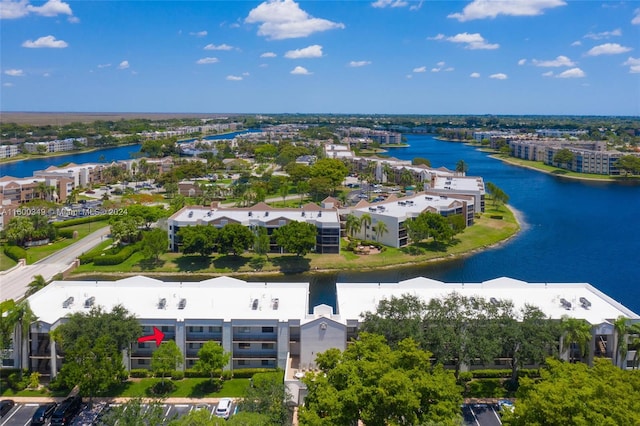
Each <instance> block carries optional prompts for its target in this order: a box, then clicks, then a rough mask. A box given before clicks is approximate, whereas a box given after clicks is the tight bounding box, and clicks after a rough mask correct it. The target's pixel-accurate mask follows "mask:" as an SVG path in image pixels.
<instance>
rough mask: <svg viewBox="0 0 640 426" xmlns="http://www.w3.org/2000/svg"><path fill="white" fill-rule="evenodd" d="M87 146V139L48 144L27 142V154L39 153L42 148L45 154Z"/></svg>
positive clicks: (25, 145)
mask: <svg viewBox="0 0 640 426" xmlns="http://www.w3.org/2000/svg"><path fill="white" fill-rule="evenodd" d="M82 146H87V138H67V139H62V140H54V141H46V142H25V144H24V147H25V149H26V150H27V152H30V153H37V152H40V151H38V149H39V148H38V147H41V148H40V149H42V152H43V153H51V152H65V151H73V150H74V149H78V148H79V147H82Z"/></svg>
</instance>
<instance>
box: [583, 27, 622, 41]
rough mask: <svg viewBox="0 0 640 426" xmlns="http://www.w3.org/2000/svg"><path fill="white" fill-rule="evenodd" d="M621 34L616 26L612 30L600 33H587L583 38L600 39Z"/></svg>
mask: <svg viewBox="0 0 640 426" xmlns="http://www.w3.org/2000/svg"><path fill="white" fill-rule="evenodd" d="M621 35H622V30H621V29H620V28H616V29H615V30H613V31H603V32H601V33H588V34H585V36H584V37H583V38H590V39H592V40H602V39H603V38H609V37H617V36H621Z"/></svg>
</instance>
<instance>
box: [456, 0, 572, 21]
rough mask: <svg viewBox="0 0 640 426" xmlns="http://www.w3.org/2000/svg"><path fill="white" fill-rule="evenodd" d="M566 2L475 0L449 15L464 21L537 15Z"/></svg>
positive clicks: (554, 0)
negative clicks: (500, 16) (460, 10)
mask: <svg viewBox="0 0 640 426" xmlns="http://www.w3.org/2000/svg"><path fill="white" fill-rule="evenodd" d="M566 4H567V3H566V2H565V1H564V0H503V1H495V0H473V1H472V2H471V3H469V4H468V5H466V6H465V7H464V9H462V13H452V14H451V15H449V16H448V17H449V18H454V19H457V20H458V21H460V22H464V21H472V20H474V19H486V18H495V17H496V16H498V15H505V16H536V15H542V13H543V11H544V10H545V9H552V8H554V7H558V6H564V5H566Z"/></svg>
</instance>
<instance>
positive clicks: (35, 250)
mask: <svg viewBox="0 0 640 426" xmlns="http://www.w3.org/2000/svg"><path fill="white" fill-rule="evenodd" d="M108 225H109V222H108V221H106V220H103V221H99V222H93V223H82V224H80V225H74V226H69V227H67V228H62V229H70V230H72V231H78V239H76V240H73V239H69V238H62V239H59V240H57V241H54V242H52V243H50V244H47V245H44V246H39V247H30V248H28V249H27V264H29V265H30V264H32V263H35V262H37V261H38V260H41V259H44V258H45V257H47V256H50V255H52V254H53V253H55V252H57V251H59V250H62V249H63V248H65V247H68V246H70V245H71V244H73V243H75V242H77V241H78V240H80V239H82V238H84V237H86V236H87V235H89V234H90V233H92V232H94V231H97V230H98V229H100V228H104V227H105V226H108Z"/></svg>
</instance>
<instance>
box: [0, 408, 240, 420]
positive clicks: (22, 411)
mask: <svg viewBox="0 0 640 426" xmlns="http://www.w3.org/2000/svg"><path fill="white" fill-rule="evenodd" d="M39 405H40V404H38V403H16V405H15V406H14V407H13V408H12V409H11V411H9V412H8V413H7V414H6V415H5V416H4V417H2V418H0V426H28V425H29V424H30V423H31V418H32V417H33V414H34V413H35V412H36V409H37V408H38V406H39ZM118 405H119V404H111V405H105V406H104V409H105V414H106V412H108V410H110V409H111V408H112V407H114V406H118ZM162 407H163V418H164V421H165V423H168V422H169V421H171V420H174V419H177V418H180V417H183V416H185V415H187V414H188V413H189V412H190V411H191V410H207V411H209V412H210V413H211V414H212V416H213V413H214V411H215V409H216V404H215V403H166V404H163V405H162ZM235 408H236V407H235V404H234V405H233V406H232V410H231V412H232V413H233V412H234V410H235ZM87 413H88V407H87V406H86V404H85V406H84V407H83V410H82V412H81V413H80V414H79V415H78V416H77V417H76V419H75V420H74V422H73V423H72V425H75V426H91V425H99V424H100V423H99V422H95V421H92V420H90V419H93V417H95V416H88V415H87ZM83 418H84V419H86V420H84V421H83V420H81V419H83ZM49 424H50V422H47V423H45V426H49Z"/></svg>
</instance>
